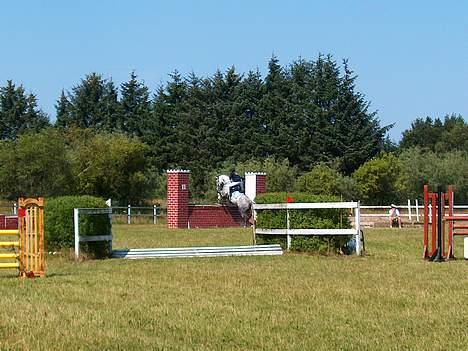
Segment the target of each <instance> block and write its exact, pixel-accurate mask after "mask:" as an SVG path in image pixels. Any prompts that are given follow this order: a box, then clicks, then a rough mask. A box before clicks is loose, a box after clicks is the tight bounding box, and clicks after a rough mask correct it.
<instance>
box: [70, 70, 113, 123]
mask: <svg viewBox="0 0 468 351" xmlns="http://www.w3.org/2000/svg"><path fill="white" fill-rule="evenodd" d="M104 96H105V80H104V79H103V78H102V76H101V75H100V74H97V73H91V74H88V75H87V76H86V77H85V79H82V80H81V82H80V84H78V85H76V86H75V87H73V89H72V93H71V94H70V103H71V106H72V108H71V112H70V117H71V118H70V120H71V123H72V124H73V125H75V126H77V127H79V128H95V129H97V130H102V129H105V126H106V124H107V119H108V118H107V117H108V116H106V115H105V114H104V111H105V108H104V106H103V105H104V103H103V97H104Z"/></svg>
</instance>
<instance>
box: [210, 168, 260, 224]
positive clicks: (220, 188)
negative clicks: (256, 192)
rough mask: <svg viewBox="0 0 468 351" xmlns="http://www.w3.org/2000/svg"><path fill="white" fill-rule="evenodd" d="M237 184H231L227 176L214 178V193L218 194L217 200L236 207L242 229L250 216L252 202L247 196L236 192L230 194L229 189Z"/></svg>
mask: <svg viewBox="0 0 468 351" xmlns="http://www.w3.org/2000/svg"><path fill="white" fill-rule="evenodd" d="M238 184H239V183H238V182H231V179H230V178H229V177H228V176H227V175H224V174H223V175H220V176H218V177H216V191H217V192H218V200H228V201H229V202H230V203H232V204H233V205H236V206H237V208H238V210H239V213H240V215H241V217H242V220H243V221H244V227H245V226H247V221H248V220H249V218H250V216H251V209H252V201H251V200H250V199H249V198H248V196H247V195H245V194H243V193H241V192H240V191H238V190H235V191H233V192H232V194H231V192H230V189H231V187H233V186H236V185H238Z"/></svg>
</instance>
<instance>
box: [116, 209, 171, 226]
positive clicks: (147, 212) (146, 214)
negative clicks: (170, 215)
mask: <svg viewBox="0 0 468 351" xmlns="http://www.w3.org/2000/svg"><path fill="white" fill-rule="evenodd" d="M110 208H111V209H112V216H113V217H114V216H115V217H126V219H127V224H131V223H132V218H133V219H135V218H141V217H143V218H152V222H153V224H157V223H158V218H159V217H162V216H163V211H162V208H161V206H159V205H153V206H131V205H128V206H112V207H110Z"/></svg>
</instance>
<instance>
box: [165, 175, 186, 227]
mask: <svg viewBox="0 0 468 351" xmlns="http://www.w3.org/2000/svg"><path fill="white" fill-rule="evenodd" d="M189 175H190V171H186V170H168V171H167V226H168V228H187V226H188V204H189Z"/></svg>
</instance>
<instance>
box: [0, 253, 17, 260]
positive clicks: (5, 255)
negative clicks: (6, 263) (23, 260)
mask: <svg viewBox="0 0 468 351" xmlns="http://www.w3.org/2000/svg"><path fill="white" fill-rule="evenodd" d="M18 257H19V254H17V253H14V252H13V253H0V259H16V258H18Z"/></svg>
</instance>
